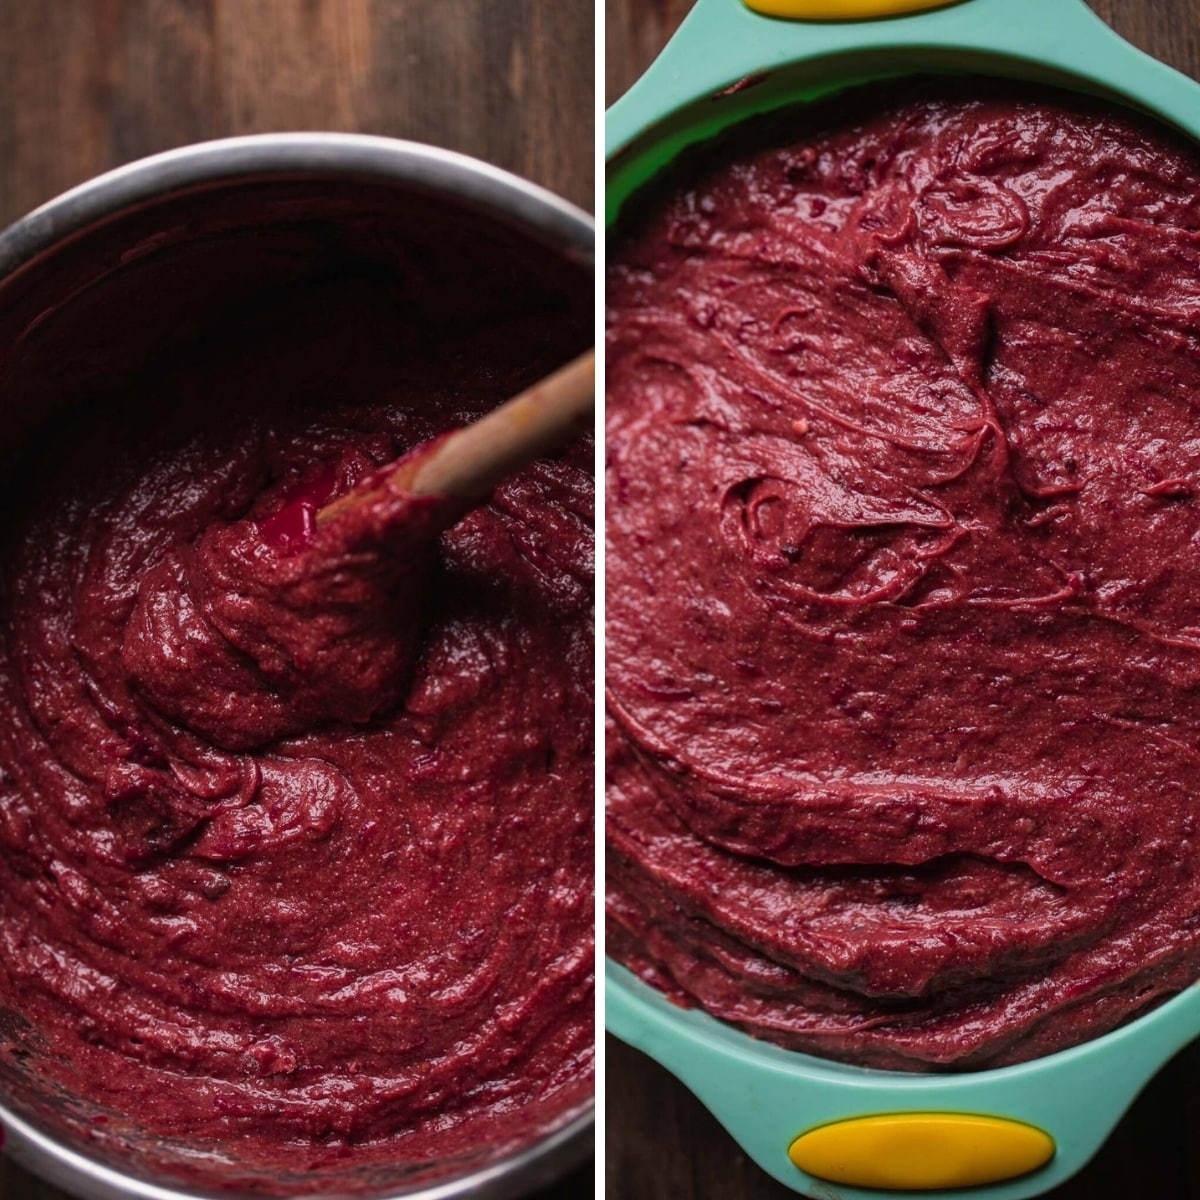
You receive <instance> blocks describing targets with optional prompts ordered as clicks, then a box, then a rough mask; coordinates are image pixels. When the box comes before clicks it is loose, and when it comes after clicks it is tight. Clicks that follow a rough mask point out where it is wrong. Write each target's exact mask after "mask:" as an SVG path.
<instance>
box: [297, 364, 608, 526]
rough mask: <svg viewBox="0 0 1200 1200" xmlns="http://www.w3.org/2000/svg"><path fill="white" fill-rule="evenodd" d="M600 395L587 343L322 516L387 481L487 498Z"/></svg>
mask: <svg viewBox="0 0 1200 1200" xmlns="http://www.w3.org/2000/svg"><path fill="white" fill-rule="evenodd" d="M595 394H596V353H595V351H594V350H589V351H588V352H587V353H586V354H581V355H580V356H579V357H578V358H577V359H575V360H574V362H571V363H568V364H567V365H566V366H565V367H562V368H561V369H560V370H558V371H555V372H554V374H553V375H549V376H547V377H546V378H545V379H543V380H542V381H541V382H540V383H535V384H534V385H533V386H532V387H530V388H527V389H526V390H525V391H523V392H522V393H521V394H520V395H519V396H514V397H513V398H512V399H511V400H507V401H505V402H504V403H503V404H501V405H500V407H499V408H494V409H493V410H492V411H491V412H490V413H488V414H487V415H486V416H484V417H481V418H480V419H479V420H478V421H476V422H474V424H472V425H467V426H466V427H465V428H463V429H458V430H456V431H455V432H454V433H451V434H449V435H448V436H447V437H444V438H442V439H441V440H440V441H439V442H437V443H436V444H435V445H434V446H433V447H432V449H431V450H430V452H429V453H428V454H426V455H422V456H419V457H417V458H416V459H413V460H410V461H408V462H403V463H401V464H400V465H399V466H397V467H396V468H395V469H394V470H393V471H392V472H391V474H390V475H388V476H386V477H385V478H384V480H382V481H377V482H375V483H374V484H373V486H371V487H369V488H355V489H354V490H352V491H349V492H347V493H346V494H345V495H344V496H339V497H338V498H337V499H336V500H332V501H330V503H328V504H327V505H325V507H324V508H322V509H320V510H319V511H318V512H317V516H316V523H317V525H318V526H320V525H323V524H325V522H326V521H331V520H333V519H334V518H335V517H337V515H338V514H339V513H343V512H345V511H346V510H347V509H349V508H352V507H354V506H356V505H359V504H362V503H364V502H366V501H367V500H369V499H370V498H371V497H373V496H376V495H378V494H379V493H380V492H381V491H383V490H384V489H385V488H386V487H387V486H388V485H389V484H391V485H393V486H396V487H399V488H402V489H403V490H404V491H406V492H409V493H411V494H412V495H414V496H448V497H451V498H454V499H459V500H470V501H481V500H485V499H486V498H487V497H488V496H490V495H491V494H492V492H493V490H494V489H495V488H496V486H497V484H499V483H501V482H503V481H504V480H505V479H507V478H508V477H509V476H510V475H512V474H514V473H515V472H517V471H519V470H520V469H521V468H522V467H523V466H525V465H526V464H527V463H530V462H532V461H533V460H534V459H535V458H541V457H542V455H544V454H548V453H550V452H551V451H552V450H556V449H558V448H559V447H560V446H561V445H562V444H563V443H564V442H566V441H567V440H568V439H569V438H570V437H571V436H572V435H573V434H578V433H580V432H582V430H581V428H580V426H581V424H582V422H583V421H584V420H585V419H587V418H588V417H589V416H590V414H591V412H592V408H593V406H594V404H595Z"/></svg>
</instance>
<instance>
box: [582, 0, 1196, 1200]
mask: <svg viewBox="0 0 1200 1200" xmlns="http://www.w3.org/2000/svg"><path fill="white" fill-rule="evenodd" d="M1045 2H1046V4H1047V5H1053V4H1056V3H1059V2H1060V0H1045ZM1090 3H1091V5H1092V7H1093V8H1094V9H1095V11H1096V12H1097V13H1098V14H1099V15H1100V16H1101V17H1103V18H1104V19H1105V20H1106V21H1107V22H1108V23H1109V24H1110V25H1112V26H1113V27H1114V28H1115V29H1116V30H1117V31H1118V32H1120V33H1121V34H1122V35H1124V36H1125V37H1127V38H1128V39H1129V40H1130V41H1131V42H1133V43H1135V44H1136V45H1138V46H1140V47H1141V48H1142V49H1144V50H1148V51H1149V52H1150V53H1151V54H1153V55H1155V56H1156V57H1158V58H1161V59H1163V60H1164V61H1166V62H1168V63H1170V64H1171V65H1172V66H1174V67H1178V68H1179V69H1180V70H1181V71H1184V72H1185V73H1186V74H1188V75H1191V76H1192V77H1193V78H1200V0H1090ZM605 4H606V10H607V14H606V15H607V21H606V24H607V29H606V41H607V55H606V71H605V86H606V91H607V102H608V103H609V104H611V103H612V102H613V101H614V100H616V99H617V98H618V97H619V96H620V95H621V93H622V92H623V91H624V90H625V89H626V88H627V87H629V85H630V84H631V83H632V82H633V81H634V80H635V79H637V77H638V76H639V75H640V74H641V73H642V72H643V71H644V70H645V69H646V67H647V66H649V64H650V62H651V60H652V59H653V58H654V56H655V54H657V53H658V51H659V49H660V48H661V47H662V45H663V43H664V42H665V41H666V39H667V38H668V37H669V36H670V34H671V32H672V31H673V30H674V29H675V27H676V26H677V25H678V24H679V22H680V21H681V20H682V19H683V17H684V16H685V15H686V13H687V12H688V10H689V9H690V8H691V0H605ZM607 1056H608V1057H607V1067H606V1091H607V1114H608V1116H607V1136H606V1156H607V1164H606V1195H607V1197H608V1198H609V1200H659V1198H660V1197H670V1198H671V1200H788V1198H789V1197H790V1198H791V1200H795V1193H794V1192H792V1191H790V1190H788V1189H787V1188H784V1187H782V1186H781V1185H779V1184H777V1183H775V1182H774V1181H773V1180H771V1179H770V1178H768V1177H767V1176H766V1175H764V1174H763V1172H762V1171H760V1170H759V1169H758V1168H757V1167H756V1166H755V1165H754V1164H753V1163H751V1162H750V1161H749V1160H748V1159H747V1158H746V1156H745V1155H744V1154H742V1153H741V1152H740V1151H739V1150H738V1148H737V1146H736V1145H735V1144H734V1142H733V1141H732V1139H730V1138H729V1137H728V1135H727V1134H726V1133H725V1131H724V1130H723V1129H721V1127H720V1126H719V1125H718V1124H717V1123H716V1121H715V1120H713V1118H712V1117H711V1116H710V1115H709V1114H708V1112H707V1111H706V1110H705V1109H704V1108H703V1107H702V1106H701V1105H700V1104H699V1103H698V1102H697V1101H696V1100H695V1099H693V1097H692V1096H691V1094H690V1093H689V1092H688V1091H687V1090H686V1089H685V1088H684V1087H683V1086H682V1085H681V1084H679V1083H677V1082H676V1080H675V1079H674V1078H673V1077H672V1076H670V1075H668V1074H667V1073H666V1072H665V1071H663V1070H662V1069H661V1068H660V1067H658V1066H657V1065H656V1064H655V1063H653V1062H651V1061H650V1060H649V1059H647V1058H645V1057H644V1056H643V1055H641V1054H639V1053H638V1052H637V1051H636V1050H631V1049H630V1048H629V1047H627V1046H625V1045H623V1044H622V1043H621V1042H618V1041H617V1040H616V1039H614V1038H611V1037H610V1038H609V1039H608V1046H607ZM1133 1197H1145V1198H1147V1200H1200V1044H1195V1045H1193V1046H1191V1047H1189V1048H1188V1049H1187V1050H1185V1051H1184V1052H1183V1053H1182V1054H1180V1055H1179V1056H1178V1057H1177V1058H1176V1059H1175V1060H1174V1061H1173V1062H1172V1063H1170V1064H1169V1065H1168V1066H1166V1067H1165V1068H1164V1069H1163V1070H1162V1072H1161V1073H1160V1074H1159V1075H1158V1077H1157V1078H1156V1079H1155V1080H1154V1081H1153V1082H1152V1083H1151V1085H1150V1086H1149V1087H1148V1088H1147V1089H1146V1091H1145V1092H1144V1093H1143V1094H1142V1096H1141V1098H1140V1099H1139V1100H1138V1101H1137V1103H1136V1104H1135V1105H1134V1107H1133V1108H1132V1109H1131V1110H1130V1112H1129V1113H1128V1115H1127V1116H1126V1118H1125V1120H1124V1121H1122V1123H1121V1125H1120V1126H1119V1127H1118V1129H1117V1130H1116V1132H1115V1133H1114V1135H1113V1136H1112V1138H1110V1139H1109V1141H1108V1143H1107V1145H1106V1146H1105V1148H1104V1149H1103V1150H1102V1151H1101V1153H1100V1155H1099V1156H1098V1157H1097V1158H1096V1159H1094V1160H1093V1161H1092V1163H1091V1164H1090V1165H1089V1166H1088V1167H1087V1168H1086V1169H1085V1170H1084V1171H1083V1172H1082V1173H1081V1174H1079V1175H1078V1176H1076V1177H1075V1179H1073V1180H1071V1181H1070V1182H1068V1183H1067V1184H1064V1185H1063V1186H1062V1187H1060V1188H1058V1189H1056V1190H1055V1191H1054V1192H1053V1193H1050V1196H1049V1197H1048V1200H1131V1198H1133Z"/></svg>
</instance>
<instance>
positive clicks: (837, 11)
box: [746, 0, 959, 21]
mask: <svg viewBox="0 0 1200 1200" xmlns="http://www.w3.org/2000/svg"><path fill="white" fill-rule="evenodd" d="M957 3H959V0H746V7H747V8H752V9H754V11H755V12H760V13H762V14H763V15H764V16H768V17H790V18H792V20H796V21H864V20H868V19H869V18H871V17H897V16H900V15H901V14H903V13H912V12H922V11H924V10H925V9H927V8H945V7H946V6H947V5H950V4H957Z"/></svg>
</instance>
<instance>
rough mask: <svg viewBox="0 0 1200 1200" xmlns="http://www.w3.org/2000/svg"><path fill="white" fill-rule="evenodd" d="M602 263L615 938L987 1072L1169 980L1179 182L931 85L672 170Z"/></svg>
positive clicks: (1078, 1035) (1188, 164) (800, 122)
mask: <svg viewBox="0 0 1200 1200" xmlns="http://www.w3.org/2000/svg"><path fill="white" fill-rule="evenodd" d="M676 183H677V185H678V186H676V188H675V190H674V191H673V192H672V193H671V194H670V196H669V197H668V198H666V200H665V201H664V202H663V203H662V204H660V205H658V206H657V207H655V208H654V209H653V211H651V212H650V213H649V214H648V215H645V216H644V218H643V219H642V220H641V221H640V223H639V224H638V225H636V226H635V227H633V228H632V230H631V231H630V232H629V234H628V236H627V237H626V239H625V240H624V242H623V244H622V245H621V247H620V249H619V250H618V251H617V252H616V253H615V255H614V265H613V266H612V268H611V274H610V280H609V305H610V315H609V335H608V337H609V340H608V354H609V359H608V363H609V367H608V370H609V384H608V412H609V417H608V439H609V458H610V464H611V465H610V474H609V485H608V487H609V492H608V495H609V499H610V510H609V539H610V540H609V552H608V559H607V562H608V566H607V571H608V639H609V642H608V644H609V650H608V661H609V679H608V686H609V712H610V720H611V728H610V740H609V756H610V764H609V772H610V773H609V792H608V795H609V870H610V889H609V901H608V913H609V920H610V928H611V933H610V942H609V945H610V948H611V950H612V952H613V953H615V955H616V956H617V957H618V958H619V959H620V960H621V961H623V962H625V963H626V964H628V965H629V966H631V967H632V968H633V969H634V970H635V971H637V972H638V973H639V974H640V975H641V976H642V977H643V978H645V979H647V980H649V981H650V982H651V983H653V984H655V985H656V986H657V987H659V988H662V989H663V990H665V991H666V992H667V993H668V994H669V995H671V996H672V997H674V998H675V999H677V1000H678V1001H680V1002H681V1003H694V1004H699V1005H702V1006H704V1007H705V1008H706V1009H708V1010H709V1011H710V1012H712V1013H714V1014H716V1015H717V1016H719V1017H722V1018H725V1019H727V1020H729V1021H732V1022H734V1023H736V1024H738V1025H741V1026H743V1027H744V1028H746V1029H747V1030H749V1031H750V1032H752V1033H754V1034H756V1035H759V1036H762V1037H765V1038H769V1039H771V1040H773V1041H775V1042H778V1043H780V1044H782V1045H784V1046H787V1047H791V1048H796V1049H802V1050H807V1051H811V1052H814V1053H818V1054H825V1055H829V1056H832V1057H837V1058H843V1059H848V1060H851V1061H854V1062H859V1063H864V1064H871V1065H879V1066H888V1067H904V1068H910V1069H911V1068H915V1069H921V1068H927V1067H938V1066H950V1065H955V1066H963V1067H968V1066H969V1067H979V1066H984V1065H994V1064H1001V1063H1007V1062H1013V1061H1016V1060H1019V1059H1025V1058H1029V1057H1031V1056H1034V1055H1037V1054H1041V1053H1045V1052H1047V1051H1051V1050H1054V1049H1057V1048H1060V1047H1063V1046H1066V1045H1069V1044H1071V1043H1074V1042H1077V1041H1080V1040H1082V1039H1084V1038H1088V1037H1091V1036H1093V1035H1096V1034H1098V1033H1102V1032H1104V1031H1105V1030H1108V1029H1111V1028H1112V1027H1113V1026H1115V1025H1117V1024H1118V1023H1119V1022H1121V1021H1123V1020H1125V1019H1126V1018H1128V1017H1129V1016H1131V1015H1132V1014H1134V1013H1136V1012H1138V1011H1139V1010H1140V1009H1143V1008H1145V1007H1146V1006H1147V1005H1149V1004H1152V1003H1153V1002H1154V1001H1155V1000H1157V999H1159V998H1161V997H1162V996H1164V995H1165V994H1167V993H1169V992H1171V991H1173V990H1176V989H1179V988H1181V987H1183V986H1184V985H1185V984H1187V983H1189V982H1191V981H1192V980H1193V979H1194V978H1195V977H1196V975H1197V973H1198V972H1200V919H1198V914H1200V878H1198V874H1197V870H1198V866H1200V822H1198V817H1200V808H1198V803H1200V802H1198V801H1197V794H1198V793H1200V566H1198V563H1200V557H1198V555H1200V199H1198V197H1200V159H1198V158H1197V155H1196V153H1195V151H1194V149H1193V148H1192V147H1191V146H1187V145H1184V144H1182V143H1181V142H1179V141H1176V140H1173V139H1172V138H1171V137H1170V136H1168V135H1167V134H1165V133H1164V132H1163V131H1161V130H1160V129H1158V128H1157V127H1153V126H1151V125H1149V124H1148V123H1147V122H1144V121H1141V120H1139V119H1137V118H1135V117H1132V116H1129V115H1125V114H1122V113H1118V112H1114V111H1110V110H1108V109H1105V108H1102V107H1100V106H1094V105H1091V104H1089V103H1087V102H1084V101H1077V100H1073V99H1071V98H1069V97H1065V96H1062V95H1057V94H1054V93H1036V94H1029V95H1027V96H1025V97H1024V98H1022V96H1021V95H1020V94H1013V93H1012V92H1011V91H1002V90H989V89H988V88H987V87H986V85H979V84H978V83H973V84H972V85H970V87H966V86H964V87H962V88H958V87H955V86H938V85H930V87H928V88H925V89H924V90H915V91H908V92H903V91H901V92H897V91H895V90H893V91H890V92H887V91H882V90H875V91H871V92H868V93H866V94H865V95H860V96H859V97H858V98H856V99H847V98H845V97H843V98H840V99H838V100H837V101H835V102H834V103H833V104H832V105H831V106H830V107H829V108H827V109H821V108H818V109H816V110H810V111H809V112H807V113H804V112H801V113H796V112H791V113H789V114H787V115H784V116H780V117H776V118H772V119H770V120H769V121H767V122H765V123H763V124H761V125H760V126H758V127H757V128H756V129H755V130H753V131H745V130H744V131H742V132H739V133H738V134H737V135H736V136H735V137H734V138H733V139H732V140H729V141H727V142H726V143H724V144H722V145H721V146H719V147H718V148H717V149H716V150H714V151H712V152H710V153H708V154H707V155H706V157H705V158H704V159H703V161H701V162H699V163H697V164H693V165H692V167H691V168H690V169H689V172H688V174H687V175H686V177H685V178H684V179H683V180H682V182H680V181H678V180H677V181H676Z"/></svg>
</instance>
